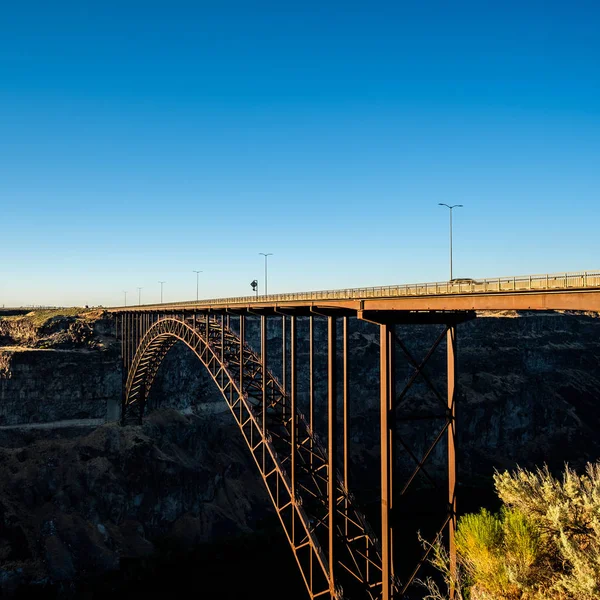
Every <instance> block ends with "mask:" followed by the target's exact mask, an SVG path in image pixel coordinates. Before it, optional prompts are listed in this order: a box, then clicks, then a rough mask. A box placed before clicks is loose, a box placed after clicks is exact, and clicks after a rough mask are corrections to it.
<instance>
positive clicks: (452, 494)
mask: <svg viewBox="0 0 600 600" xmlns="http://www.w3.org/2000/svg"><path fill="white" fill-rule="evenodd" d="M447 345H448V419H449V421H450V424H449V426H448V512H449V517H450V520H449V522H448V548H449V554H450V575H451V583H450V600H454V597H455V592H456V590H455V589H454V581H456V575H457V573H456V546H455V540H454V537H455V533H456V396H455V374H456V325H451V326H449V327H448V333H447Z"/></svg>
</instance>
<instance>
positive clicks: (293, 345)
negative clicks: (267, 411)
mask: <svg viewBox="0 0 600 600" xmlns="http://www.w3.org/2000/svg"><path fill="white" fill-rule="evenodd" d="M284 318H285V317H284ZM297 350H298V347H297V340H296V317H290V450H291V463H290V465H291V466H290V472H291V473H290V475H291V485H292V499H293V500H295V498H296V451H297V446H298V428H297V424H296V419H297V413H296V410H297V406H296V393H297V389H296V387H297V386H296V381H297V376H296V369H297V360H296V358H297ZM284 389H285V388H284ZM292 538H294V536H293V535H292Z"/></svg>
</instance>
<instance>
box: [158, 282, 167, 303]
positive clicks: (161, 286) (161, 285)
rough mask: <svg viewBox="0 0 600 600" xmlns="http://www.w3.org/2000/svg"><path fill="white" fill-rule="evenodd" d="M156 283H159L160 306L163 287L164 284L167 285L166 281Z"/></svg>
mask: <svg viewBox="0 0 600 600" xmlns="http://www.w3.org/2000/svg"><path fill="white" fill-rule="evenodd" d="M158 283H160V303H161V304H162V301H163V285H164V284H165V283H167V282H166V281H159V282H158Z"/></svg>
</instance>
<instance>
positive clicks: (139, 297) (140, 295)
mask: <svg viewBox="0 0 600 600" xmlns="http://www.w3.org/2000/svg"><path fill="white" fill-rule="evenodd" d="M143 289H144V288H141V287H139V288H138V289H137V291H138V306H139V305H141V304H142V290H143Z"/></svg>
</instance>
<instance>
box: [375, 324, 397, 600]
mask: <svg viewBox="0 0 600 600" xmlns="http://www.w3.org/2000/svg"><path fill="white" fill-rule="evenodd" d="M379 329H380V347H379V352H380V361H379V362H380V366H379V369H380V370H379V377H380V421H379V428H380V463H381V536H380V542H381V566H382V574H381V580H382V594H381V598H382V600H392V598H393V597H394V587H393V577H394V555H393V552H394V546H393V538H394V535H393V534H394V532H393V523H392V509H393V472H394V400H395V393H396V389H395V388H396V385H395V359H394V354H395V351H394V325H390V324H389V323H385V324H382V325H380V326H379Z"/></svg>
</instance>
